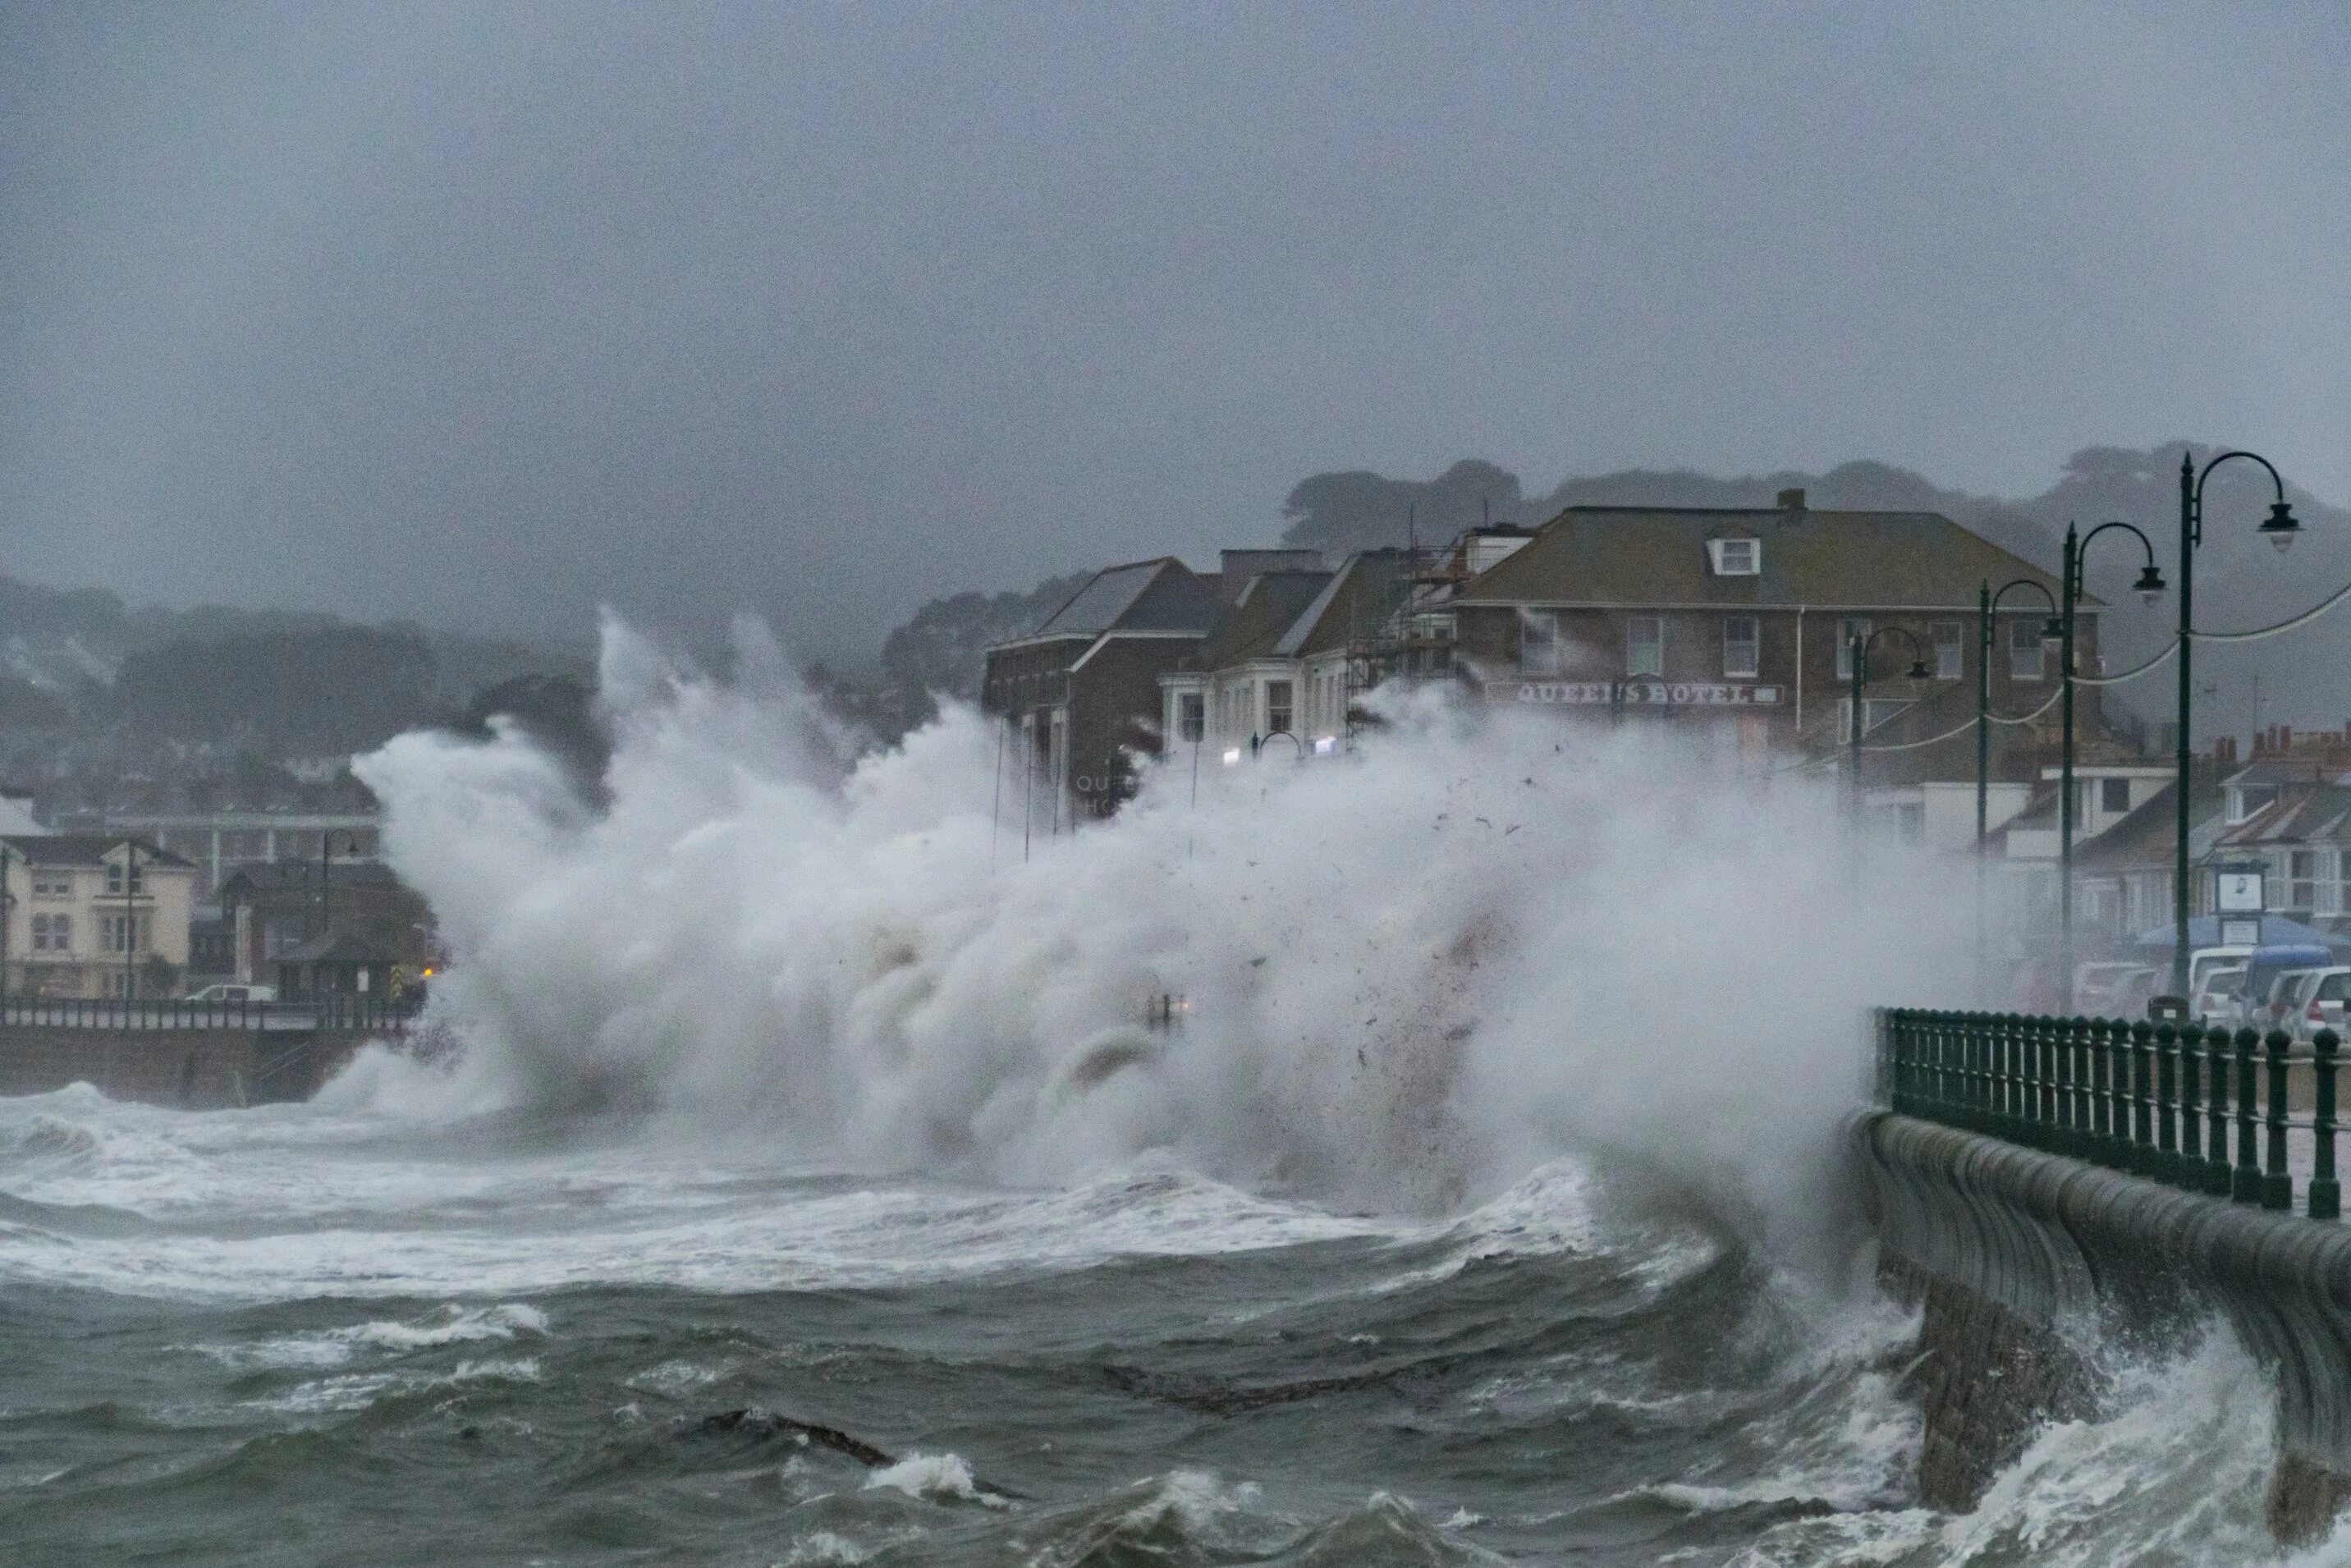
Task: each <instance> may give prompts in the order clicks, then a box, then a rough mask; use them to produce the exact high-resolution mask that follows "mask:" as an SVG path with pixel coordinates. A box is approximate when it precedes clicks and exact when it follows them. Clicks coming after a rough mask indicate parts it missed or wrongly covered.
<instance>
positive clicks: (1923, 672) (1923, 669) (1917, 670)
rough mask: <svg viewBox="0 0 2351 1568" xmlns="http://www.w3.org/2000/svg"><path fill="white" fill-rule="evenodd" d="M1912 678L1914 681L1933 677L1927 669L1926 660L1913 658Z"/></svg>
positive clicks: (1911, 665)
mask: <svg viewBox="0 0 2351 1568" xmlns="http://www.w3.org/2000/svg"><path fill="white" fill-rule="evenodd" d="M1910 678H1911V679H1912V680H1914V681H1924V680H1931V679H1932V678H1933V676H1932V675H1931V674H1929V673H1928V669H1927V661H1926V660H1924V659H1913V660H1911V661H1910Z"/></svg>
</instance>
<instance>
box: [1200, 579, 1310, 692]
mask: <svg viewBox="0 0 2351 1568" xmlns="http://www.w3.org/2000/svg"><path fill="white" fill-rule="evenodd" d="M1331 578H1332V574H1331V573H1330V572H1327V571H1261V572H1259V573H1258V574H1257V575H1256V576H1255V577H1253V578H1251V579H1249V586H1248V587H1247V588H1244V589H1242V590H1241V596H1240V598H1239V600H1238V601H1236V602H1235V603H1234V605H1233V610H1232V613H1231V614H1230V615H1228V616H1227V617H1226V618H1225V623H1224V624H1223V625H1222V626H1219V627H1218V628H1217V632H1216V635H1215V636H1213V637H1210V638H1209V639H1208V641H1207V643H1206V644H1205V645H1203V646H1202V648H1201V649H1200V657H1199V665H1200V668H1202V669H1204V670H1226V669H1230V668H1231V667H1232V666H1234V665H1235V664H1243V663H1246V662H1247V661H1249V660H1250V659H1263V658H1269V657H1270V656H1271V655H1272V653H1273V652H1274V645H1275V644H1276V643H1279V642H1280V640H1281V635H1282V633H1283V632H1287V631H1289V630H1290V625H1291V623H1292V622H1295V621H1296V620H1297V619H1298V617H1299V615H1300V614H1301V612H1304V610H1305V609H1306V607H1307V606H1308V605H1310V604H1311V603H1313V602H1314V600H1315V597H1316V596H1317V595H1318V594H1320V593H1321V592H1322V589H1323V586H1324V585H1325V584H1326V583H1328V582H1329V581H1330V580H1331Z"/></svg>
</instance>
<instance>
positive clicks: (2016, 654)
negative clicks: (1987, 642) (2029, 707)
mask: <svg viewBox="0 0 2351 1568" xmlns="http://www.w3.org/2000/svg"><path fill="white" fill-rule="evenodd" d="M2048 664H2049V656H2048V653H2047V650H2046V648H2045V647H2044V646H2043V643H2042V641H2041V622H2038V621H2035V620H2034V619H2033V618H2032V616H2030V615H2019V616H2017V617H2016V618H2015V619H2014V620H2012V621H2011V622H2009V623H2008V674H2009V678H2010V679H2011V680H2018V681H2038V680H2042V679H2043V678H2044V677H2045V674H2046V672H2047V669H2048Z"/></svg>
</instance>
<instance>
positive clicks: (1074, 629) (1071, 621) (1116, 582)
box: [1030, 555, 1223, 637]
mask: <svg viewBox="0 0 2351 1568" xmlns="http://www.w3.org/2000/svg"><path fill="white" fill-rule="evenodd" d="M1222 611H1223V605H1222V604H1221V603H1220V602H1219V601H1217V596H1216V593H1215V591H1213V590H1211V589H1210V588H1209V587H1208V586H1207V584H1205V583H1203V582H1202V581H1201V580H1199V579H1198V578H1197V577H1196V576H1194V575H1193V573H1192V570H1191V569H1190V568H1189V567H1187V566H1186V565H1185V564H1184V563H1183V562H1182V561H1180V560H1177V559H1175V557H1174V556H1172V555H1169V556H1161V557H1159V558H1158V559H1155V560H1138V561H1130V562H1128V563H1127V564H1126V565H1124V566H1113V567H1105V568H1103V569H1102V570H1100V571H1098V572H1096V573H1094V574H1093V576H1092V577H1091V578H1088V579H1087V580H1086V583H1085V586H1084V587H1082V588H1081V589H1079V590H1078V591H1077V592H1075V593H1073V594H1071V596H1070V598H1069V600H1068V601H1067V602H1066V603H1064V604H1063V605H1062V606H1061V608H1060V609H1059V610H1056V611H1054V612H1053V613H1052V614H1050V615H1049V616H1047V617H1046V618H1045V622H1044V624H1043V625H1041V626H1040V627H1038V628H1037V630H1036V631H1035V632H1031V633H1030V635H1031V636H1035V637H1098V636H1100V635H1101V634H1102V633H1103V632H1112V631H1118V632H1207V631H1208V630H1209V629H1210V628H1211V627H1213V626H1214V625H1215V624H1216V623H1217V616H1218V615H1219V614H1220V613H1221V612H1222Z"/></svg>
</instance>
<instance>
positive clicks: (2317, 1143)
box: [2310, 1029, 2343, 1219]
mask: <svg viewBox="0 0 2351 1568" xmlns="http://www.w3.org/2000/svg"><path fill="white" fill-rule="evenodd" d="M2342 1043H2343V1041H2342V1040H2341V1039H2340V1038H2338V1037H2337V1036H2336V1034H2335V1031H2334V1030H2331V1029H2323V1030H2319V1031H2318V1032H2317V1033H2316V1034H2315V1035H2314V1036H2312V1037H2311V1041H2310V1071H2311V1076H2312V1078H2313V1079H2314V1080H2315V1081H2316V1085H2315V1086H2316V1090H2317V1092H2316V1094H2315V1095H2314V1097H2313V1098H2312V1100H2311V1109H2310V1136H2311V1145H2312V1146H2311V1154H2310V1218H2313V1219H2337V1218H2341V1217H2342V1214H2343V1188H2342V1186H2340V1185H2339V1184H2338V1183H2337V1182H2336V1181H2335V1048H2336V1047H2338V1046H2340V1045H2341V1044H2342Z"/></svg>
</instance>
